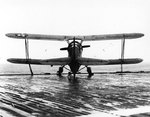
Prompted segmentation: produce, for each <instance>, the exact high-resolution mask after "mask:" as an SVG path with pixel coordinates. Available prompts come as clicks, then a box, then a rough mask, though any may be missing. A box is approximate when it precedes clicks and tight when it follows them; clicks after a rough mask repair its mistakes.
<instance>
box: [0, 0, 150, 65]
mask: <svg viewBox="0 0 150 117" xmlns="http://www.w3.org/2000/svg"><path fill="white" fill-rule="evenodd" d="M0 15H1V17H0V63H7V62H6V59H7V58H24V57H25V49H24V40H18V39H12V38H8V37H6V36H5V34H6V33H31V34H32V33H33V34H50V35H100V34H118V33H143V34H144V35H145V36H144V37H142V38H138V39H134V40H127V41H126V45H125V58H142V59H143V60H144V63H147V62H150V55H149V50H150V46H149V44H150V22H149V21H150V0H0ZM29 43H30V44H29V47H30V50H29V51H30V57H31V58H37V59H39V58H42V59H47V58H57V57H65V56H67V52H66V51H60V50H59V49H60V48H62V47H66V46H67V43H66V42H57V41H35V40H31V41H30V42H29ZM84 44H85V45H91V47H90V48H86V49H84V51H83V56H84V57H93V58H100V59H111V58H112V59H115V58H116V59H118V58H120V53H121V41H120V40H118V41H116V40H115V41H95V42H91V41H90V42H83V45H84Z"/></svg>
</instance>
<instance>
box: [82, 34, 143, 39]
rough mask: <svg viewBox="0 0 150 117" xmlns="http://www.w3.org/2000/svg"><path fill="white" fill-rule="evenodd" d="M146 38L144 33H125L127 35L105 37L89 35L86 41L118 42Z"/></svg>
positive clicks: (108, 35)
mask: <svg viewBox="0 0 150 117" xmlns="http://www.w3.org/2000/svg"><path fill="white" fill-rule="evenodd" d="M142 36H144V34H142V33H125V34H105V35H91V36H90V35H89V36H84V41H97V40H117V39H124V38H125V39H135V38H140V37H142Z"/></svg>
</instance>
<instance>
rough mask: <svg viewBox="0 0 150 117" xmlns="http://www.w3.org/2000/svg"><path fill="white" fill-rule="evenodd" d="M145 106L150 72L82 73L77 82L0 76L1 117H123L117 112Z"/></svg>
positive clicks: (148, 102) (149, 101)
mask: <svg viewBox="0 0 150 117" xmlns="http://www.w3.org/2000/svg"><path fill="white" fill-rule="evenodd" d="M146 105H150V78H149V74H148V73H144V74H134V73H133V74H132V73H131V74H126V75H123V76H122V75H118V74H95V76H94V77H92V78H91V79H87V78H86V76H85V75H80V74H79V75H78V80H77V81H76V82H69V81H68V79H67V76H64V77H57V76H55V75H50V76H49V75H35V76H29V75H7V76H4V75H1V77H0V115H1V116H4V115H9V116H10V117H11V116H17V117H21V116H22V117H27V116H33V117H37V116H38V117H50V116H52V117H62V116H64V117H75V116H84V115H86V116H87V115H90V113H92V112H93V111H96V112H100V113H105V114H108V115H110V116H123V115H122V114H121V113H119V112H118V110H121V109H124V110H127V109H134V108H137V107H139V106H146ZM128 116H130V115H128ZM4 117H5V116H4Z"/></svg>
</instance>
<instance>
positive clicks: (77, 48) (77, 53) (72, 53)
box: [68, 40, 83, 74]
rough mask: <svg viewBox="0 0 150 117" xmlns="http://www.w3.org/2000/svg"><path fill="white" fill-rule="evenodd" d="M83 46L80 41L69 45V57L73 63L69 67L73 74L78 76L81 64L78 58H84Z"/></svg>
mask: <svg viewBox="0 0 150 117" xmlns="http://www.w3.org/2000/svg"><path fill="white" fill-rule="evenodd" d="M82 51H83V48H82V45H81V43H80V42H78V41H75V40H74V41H72V42H71V43H69V45H68V57H70V58H71V61H70V63H69V67H70V69H71V72H72V73H73V74H76V73H77V72H78V70H79V68H80V63H79V62H78V57H81V56H82Z"/></svg>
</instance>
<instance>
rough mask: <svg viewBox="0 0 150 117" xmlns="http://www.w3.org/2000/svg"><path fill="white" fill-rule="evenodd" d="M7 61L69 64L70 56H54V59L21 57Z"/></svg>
mask: <svg viewBox="0 0 150 117" xmlns="http://www.w3.org/2000/svg"><path fill="white" fill-rule="evenodd" d="M7 61H9V62H11V63H17V64H36V65H67V64H69V62H70V58H69V57H66V58H54V59H45V60H43V59H20V58H10V59H7Z"/></svg>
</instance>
